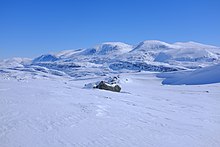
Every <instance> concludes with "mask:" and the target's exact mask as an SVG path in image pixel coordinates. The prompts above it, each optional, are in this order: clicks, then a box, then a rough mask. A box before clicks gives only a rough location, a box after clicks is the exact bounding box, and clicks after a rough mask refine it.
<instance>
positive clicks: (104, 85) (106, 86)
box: [95, 81, 121, 92]
mask: <svg viewBox="0 0 220 147" xmlns="http://www.w3.org/2000/svg"><path fill="white" fill-rule="evenodd" d="M95 88H98V89H104V90H109V91H114V92H120V91H121V87H120V86H119V85H110V84H108V83H105V82H104V81H101V82H100V83H99V84H98V85H97V86H96V87H95Z"/></svg>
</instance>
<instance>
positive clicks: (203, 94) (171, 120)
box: [0, 68, 220, 147]
mask: <svg viewBox="0 0 220 147" xmlns="http://www.w3.org/2000/svg"><path fill="white" fill-rule="evenodd" d="M35 69H36V68H35ZM40 70H43V69H40ZM45 70H46V69H45ZM14 72H17V71H14ZM21 72H22V78H20V79H14V78H10V77H5V75H4V74H0V146H1V147H148V146H150V147H219V146H220V139H219V136H220V111H219V105H220V101H219V97H220V92H219V88H220V84H219V83H218V84H210V85H193V86H192V85H187V86H179V85H172V86H168V85H161V79H159V78H157V77H155V73H149V72H141V73H122V74H120V81H119V82H120V85H121V87H122V90H121V92H120V93H116V92H111V91H104V90H99V89H88V88H83V86H84V85H85V84H87V83H93V82H95V81H101V80H104V79H105V78H106V76H105V77H102V76H100V77H93V78H91V77H90V78H88V77H84V78H82V79H72V78H68V77H64V76H56V77H55V76H53V75H49V74H48V75H47V74H46V73H42V74H44V75H45V76H48V77H38V76H39V75H35V79H26V76H28V75H27V72H24V71H21ZM21 72H19V73H21ZM19 73H18V72H17V74H19ZM16 76H17V77H18V76H19V75H16ZM114 76H117V74H116V75H114Z"/></svg>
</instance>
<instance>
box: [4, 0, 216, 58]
mask: <svg viewBox="0 0 220 147" xmlns="http://www.w3.org/2000/svg"><path fill="white" fill-rule="evenodd" d="M150 39H156V40H161V41H165V42H169V43H172V42H176V41H190V40H192V41H197V42H201V43H205V44H211V45H216V46H220V0H0V58H1V59H3V58H10V57H14V56H20V57H35V56H38V55H40V54H43V53H50V52H57V51H60V50H64V49H78V48H86V47H91V46H94V45H96V44H99V43H101V42H106V41H121V42H125V43H129V44H137V43H138V42H140V41H143V40H150Z"/></svg>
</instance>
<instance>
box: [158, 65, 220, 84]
mask: <svg viewBox="0 0 220 147" xmlns="http://www.w3.org/2000/svg"><path fill="white" fill-rule="evenodd" d="M158 77H160V78H165V80H163V82H162V83H163V84H169V85H183V84H185V85H201V84H212V83H219V82H220V64H218V65H215V66H210V67H204V68H202V69H197V70H193V71H184V72H183V71H181V72H173V73H160V74H158Z"/></svg>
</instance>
